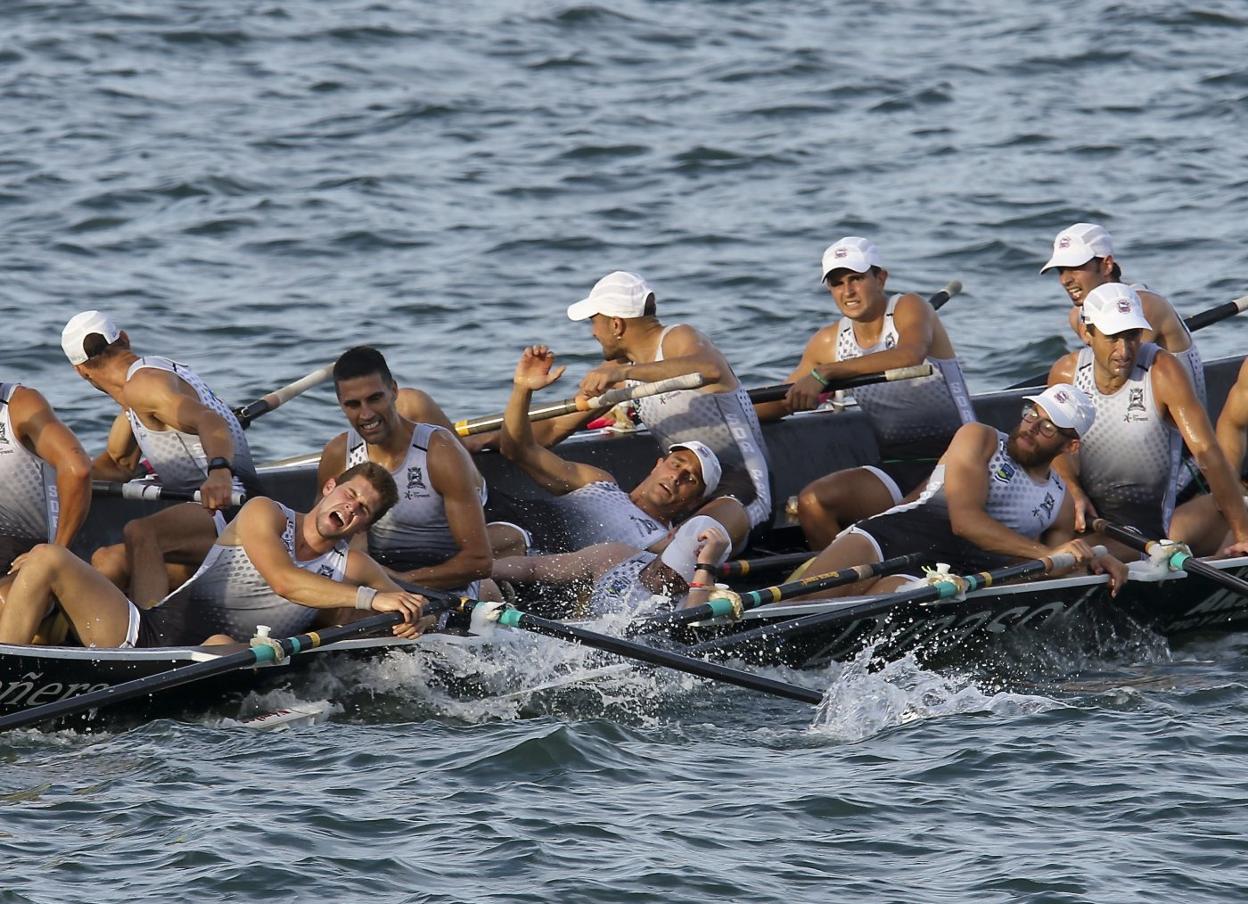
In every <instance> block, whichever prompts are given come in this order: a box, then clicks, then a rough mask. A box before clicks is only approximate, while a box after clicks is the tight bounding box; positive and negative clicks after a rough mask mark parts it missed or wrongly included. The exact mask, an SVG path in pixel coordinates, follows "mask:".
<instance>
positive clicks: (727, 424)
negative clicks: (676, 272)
mask: <svg viewBox="0 0 1248 904" xmlns="http://www.w3.org/2000/svg"><path fill="white" fill-rule="evenodd" d="M568 317H569V318H571V319H572V320H588V321H589V322H590V325H591V326H592V328H593V335H594V338H595V339H597V340H598V344H599V345H600V346H602V357H603V358H604V359H605V361H606V363H604V364H601V365H599V366H598V367H596V368H594V369H593V370H591V371H590V372H589V373H588V374H586V375H585V378H584V379H583V380H581V386H580V388H581V392H582V393H583V394H584V395H586V396H588V397H590V398H593V397H595V396H598V395H600V394H602V393H603V392H605V391H606V390H608V389H610V388H612V387H614V386H617V385H620V384H634V385H635V384H638V383H653V382H655V381H658V380H665V379H668V378H669V377H679V376H683V375H685V374H692V373H698V374H701V375H702V377H703V379H704V380H705V381H706V382H705V383H704V385H703V386H702V387H701V388H699V389H682V390H678V391H676V392H668V393H663V394H662V395H656V396H649V397H647V398H644V399H641V400H639V401H638V402H637V413H638V415H639V416H640V418H641V421H642V423H643V424H645V425H646V427H647V429H649V431H650V435H651V436H653V437H654V440H655V442H656V443H657V444H658V447H659V449H661V450H665V449H670V448H672V447H673V446H679V445H682V444H683V443H686V442H688V441H690V440H697V441H699V442H702V443H705V444H706V445H707V446H708V447H709V448H710V449H711V451H712V452H714V453H715V457H716V458H717V459H718V460H719V464H720V466H721V467H722V469H723V473H722V475H721V477H720V481H719V486H718V487H717V488H716V490H715V498H714V499H712V500H711V501H710V502H708V503H707V504H706V505H704V506H702V508H701V509H700V511H702V512H704V513H705V514H708V515H711V516H713V517H714V518H715V519H716V520H717V521H719V522H720V523H721V524H723V525H725V526H726V527H728V528H729V530H730V531H731V532H732V535H733V536H732V540H733V544H734V546H736V547H740V546H742V545H744V543H745V540H746V533H747V532H748V531H749V530H750V529H753V528H756V527H759V526H761V525H767V524H769V523H770V519H771V486H770V476H769V473H768V465H767V454H766V446H765V445H764V443H763V434H762V430H761V429H760V428H759V426H758V418H757V417H756V416H755V414H754V407H753V405H752V404H751V403H750V398H749V396H748V395H747V394H746V392H745V389H743V388H742V386H741V383H740V381H739V380H738V379H737V375H736V374H735V373H733V371H732V367H731V366H729V364H728V360H727V359H726V358H725V357H724V355H723V353H722V352H721V351H720V350H719V349H718V348H716V347H715V344H714V343H713V342H711V340H710V339H708V338H707V337H706V336H705V335H703V334H702V333H700V332H699V331H698V330H696V329H694V328H693V327H692V326H690V325H689V324H685V323H675V324H671V325H668V326H664V325H663V323H661V322H660V321H659V318H658V315H657V308H656V299H655V293H654V289H652V288H651V287H650V284H649V283H647V282H646V281H645V280H644V279H642V278H641V277H640V276H638V275H637V274H636V273H627V272H625V271H622V270H616V271H615V272H613V273H608V274H607V275H606V276H604V277H603V278H602V279H600V280H598V282H597V283H595V284H594V288H593V289H592V290H591V291H590V293H589V295H588V297H586V298H583V299H581V300H580V301H578V302H576V304H573V305H571V306H569V307H568ZM737 505H741V506H744V507H745V514H746V519H747V523H748V527H747V528H746V530H744V531H742V530H738V528H737V527H736V526H735V524H736V522H737V521H738V520H739V519H737V518H735V517H733V516H732V515H730V514H727V513H726V510H728V509H732V508H735V507H736V506H737Z"/></svg>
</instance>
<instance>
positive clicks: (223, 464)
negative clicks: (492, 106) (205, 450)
mask: <svg viewBox="0 0 1248 904" xmlns="http://www.w3.org/2000/svg"><path fill="white" fill-rule="evenodd" d="M218 468H225V469H226V470H227V471H229V472H230V473H231V474H233V473H234V466H233V465H232V464H230V460H229V459H228V458H222V457H221V456H220V455H218V456H217V457H216V458H213V459H209V461H208V468H207V470H208V473H209V474H211V473H212V472H213V471H216V470H217V469H218Z"/></svg>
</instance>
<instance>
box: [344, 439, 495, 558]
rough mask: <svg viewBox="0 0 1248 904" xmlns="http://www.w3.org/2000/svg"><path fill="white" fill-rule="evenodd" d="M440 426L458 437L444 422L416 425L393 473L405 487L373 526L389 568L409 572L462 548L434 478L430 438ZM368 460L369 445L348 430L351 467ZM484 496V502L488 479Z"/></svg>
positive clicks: (376, 550)
mask: <svg viewBox="0 0 1248 904" xmlns="http://www.w3.org/2000/svg"><path fill="white" fill-rule="evenodd" d="M439 430H440V431H442V432H443V433H445V434H446V435H447V436H448V437H451V438H452V439H454V435H453V434H452V433H451V432H450V431H449V430H446V429H445V428H443V427H439V426H436V425H434V424H417V425H416V428H415V429H414V430H413V431H412V442H411V445H410V446H408V449H407V457H406V458H404V459H403V463H402V464H401V465H400V466H399V467H398V468H397V469H396V470H394V471H391V472H390V473H391V476H393V477H394V482H395V484H397V485H398V488H399V501H398V502H397V503H396V504H395V506H394V507H393V508H392V509H390V511H388V512H386V514H384V515H382V516H381V518H379V519H378V520H377V522H376V523H375V524H373V526H372V527H371V528H369V531H368V553H369V555H371V556H372V557H373V558H374V559H376V560H377V561H378V562H380V563H381V564H383V565H385V566H387V567H389V568H394V569H396V570H399V571H406V570H410V569H413V568H424V567H426V566H429V565H438V564H441V563H442V562H445V561H446V560H447V559H449V558H451V557H452V556H454V555H455V554H456V553H458V552H459V547H458V546H457V545H456V543H455V538H454V537H452V536H451V526H450V524H449V522H448V521H447V520H446V505H445V504H444V502H443V500H442V495H441V494H440V493H438V491H437V490H435V489H434V488H433V485H432V484H431V482H430V480H429V464H428V458H429V441H430V438H431V437H432V436H433V435H434V433H435V432H437V431H439ZM456 442H458V440H456ZM367 460H368V446H367V444H366V443H365V442H364V440H363V438H361V437H360V435H359V434H358V433H356V432H355V430H353V429H348V430H347V467H348V468H350V467H354V466H355V465H358V464H361V463H363V462H365V461H367ZM478 498H479V499H480V500H481V504H482V505H484V504H485V500H486V491H485V486H484V484H482V487H481V490H480V492H479V493H478Z"/></svg>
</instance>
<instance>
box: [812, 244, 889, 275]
mask: <svg viewBox="0 0 1248 904" xmlns="http://www.w3.org/2000/svg"><path fill="white" fill-rule="evenodd" d="M878 266H880V252H879V249H877V248H876V247H875V245H874V244H873V243H872V242H871V241H870V239H864V238H863V237H862V236H860V235H847V236H845V238H843V239H839V240H838V241H837V242H836V243H835V244H832V245H829V246H828V247H827V250H826V251H824V252H823V275H822V276H821V277H819V278H820V279H821V280H823V279H827V278H828V274H829V273H831V272H832V271H834V270H853V271H854V272H855V273H866V272H867V271H868V270H870V269H871V268H872V267H878Z"/></svg>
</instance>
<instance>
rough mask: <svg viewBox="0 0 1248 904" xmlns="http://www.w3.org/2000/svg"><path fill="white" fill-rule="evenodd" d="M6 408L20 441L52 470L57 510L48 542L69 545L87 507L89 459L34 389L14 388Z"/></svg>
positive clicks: (50, 407) (71, 432)
mask: <svg viewBox="0 0 1248 904" xmlns="http://www.w3.org/2000/svg"><path fill="white" fill-rule="evenodd" d="M9 411H10V415H11V417H12V420H13V424H14V429H15V430H16V431H17V434H18V439H19V440H20V441H21V443H22V444H23V445H24V446H25V447H26V448H28V449H29V450H30V451H31V452H34V453H35V455H37V456H38V457H39V458H41V459H43V460H44V461H46V462H47V463H48V464H49V465H51V466H52V467H53V468H54V469H55V470H56V494H57V501H58V504H59V506H60V513H59V516H58V518H57V524H56V536H55V537H53V539H52V542H53V543H56V544H57V545H59V546H69V544H70V543H71V542H72V541H73V539H74V536H75V535H76V534H77V533H78V529H79V528H80V527H82V523H83V522H84V521H85V520H86V518H87V512H88V511H90V509H91V459H90V458H88V457H87V453H86V452H85V451H84V450H83V448H82V444H81V443H79V442H78V437H76V436H74V433H73V431H72V430H70V429H69V428H68V427H66V426H65V425H64V424H63V423H61V421H60V420H59V419H58V418H57V416H56V412H55V411H53V410H52V406H51V405H49V404H48V402H47V400H46V399H45V398H44V397H43V396H42V395H40V394H39V393H38V392H36V391H35V390H33V389H30V388H28V387H24V386H23V387H21V388H19V389H17V390H16V391H15V392H14V393H13V397H12V399H11V400H10V401H9Z"/></svg>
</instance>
